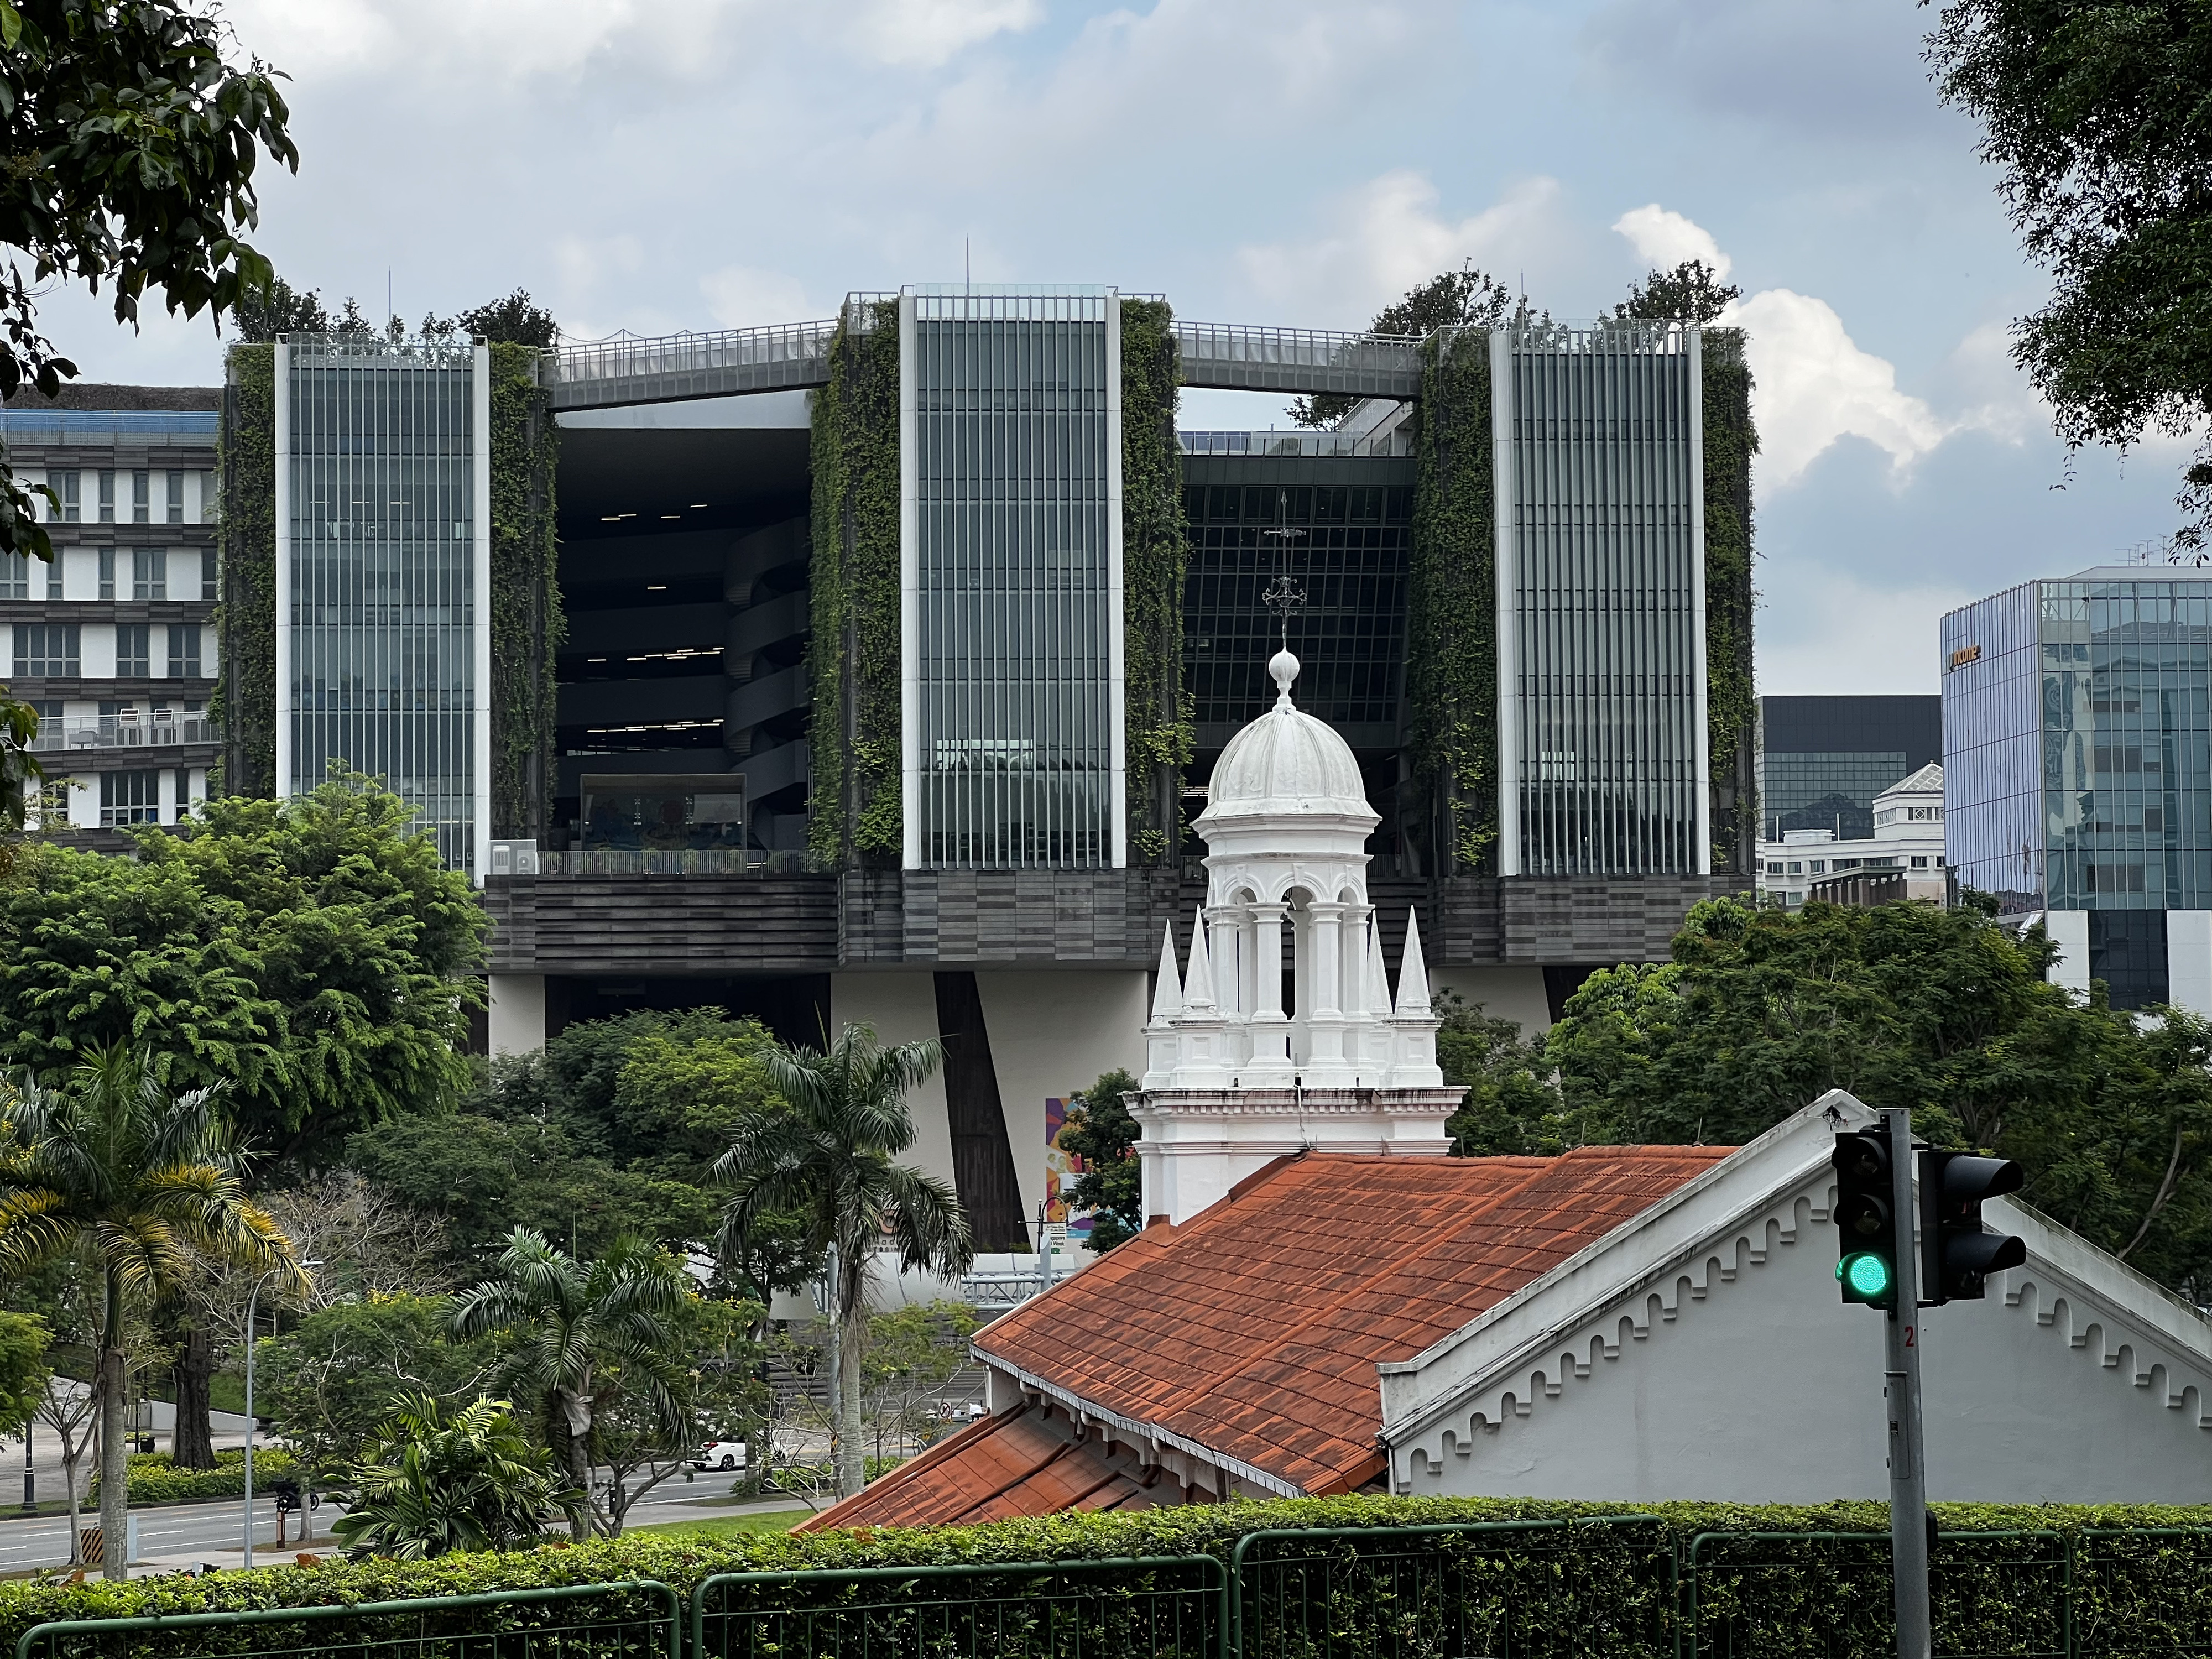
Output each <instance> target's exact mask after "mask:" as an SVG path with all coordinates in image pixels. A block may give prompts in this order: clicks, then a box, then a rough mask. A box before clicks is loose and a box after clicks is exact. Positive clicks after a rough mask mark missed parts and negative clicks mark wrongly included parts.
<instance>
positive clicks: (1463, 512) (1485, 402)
mask: <svg viewBox="0 0 2212 1659" xmlns="http://www.w3.org/2000/svg"><path fill="white" fill-rule="evenodd" d="M1414 453H1415V457H1416V460H1417V464H1418V469H1419V470H1418V471H1417V472H1416V474H1415V489H1414V496H1413V503H1414V504H1413V553H1412V565H1411V568H1410V569H1409V570H1408V572H1407V595H1406V607H1407V616H1406V623H1407V658H1408V661H1407V671H1406V714H1407V721H1408V724H1409V726H1410V737H1411V744H1410V747H1411V750H1412V758H1413V774H1414V780H1415V782H1416V784H1417V786H1418V787H1419V792H1420V793H1421V794H1422V795H1423V796H1424V797H1425V799H1427V801H1428V803H1429V809H1430V810H1429V811H1428V813H1427V815H1426V821H1425V828H1426V829H1427V833H1426V834H1425V836H1419V839H1421V840H1423V841H1425V842H1427V844H1428V848H1429V851H1430V855H1431V860H1432V863H1433V867H1434V869H1435V871H1436V872H1437V873H1439V874H1446V873H1449V872H1451V871H1452V870H1453V869H1454V868H1455V867H1458V868H1460V869H1462V870H1463V871H1467V872H1487V871H1489V870H1490V869H1492V867H1493V866H1492V854H1494V853H1495V851H1496V848H1497V844H1498V585H1497V584H1498V521H1497V516H1496V496H1495V494H1494V488H1493V486H1494V479H1493V477H1492V457H1491V433H1490V336H1489V333H1488V331H1485V330H1480V329H1443V330H1439V331H1437V332H1436V333H1433V334H1431V335H1430V336H1429V337H1428V339H1427V340H1426V341H1425V342H1424V343H1423V344H1422V347H1421V407H1420V411H1419V435H1418V436H1417V438H1416V441H1415V450H1414ZM1408 827H1409V829H1410V828H1413V826H1410V825H1409V826H1408Z"/></svg>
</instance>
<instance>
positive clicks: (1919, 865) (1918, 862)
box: [1912, 853, 1928, 870]
mask: <svg viewBox="0 0 2212 1659" xmlns="http://www.w3.org/2000/svg"><path fill="white" fill-rule="evenodd" d="M1912 867H1913V868H1914V869H1916V870H1925V869H1926V868H1927V867H1928V860H1926V859H1925V858H1924V857H1923V856H1921V855H1920V854H1917V853H1916V854H1914V855H1913V859H1912Z"/></svg>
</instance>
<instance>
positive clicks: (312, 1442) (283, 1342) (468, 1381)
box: [254, 1291, 497, 1470]
mask: <svg viewBox="0 0 2212 1659" xmlns="http://www.w3.org/2000/svg"><path fill="white" fill-rule="evenodd" d="M496 1358H497V1354H496V1352H495V1345H494V1344H493V1343H492V1342H491V1341H490V1340H489V1339H484V1338H478V1339H476V1340H459V1339H457V1338H455V1336H454V1335H453V1298H452V1297H444V1296H416V1295H410V1294H409V1293H407V1292H404V1291H401V1292H397V1293H392V1292H381V1291H372V1292H371V1293H369V1294H368V1296H366V1297H362V1298H360V1299H358V1300H356V1301H350V1302H341V1303H337V1304H333V1305H331V1306H330V1307H326V1308H321V1309H318V1310H316V1311H314V1312H313V1313H310V1314H308V1315H307V1316H305V1317H304V1318H302V1319H301V1320H300V1322H298V1323H297V1324H295V1325H294V1326H293V1327H292V1328H290V1329H289V1330H287V1331H285V1332H284V1333H283V1334H282V1335H280V1336H269V1337H263V1338H262V1339H261V1340H259V1341H258V1343H256V1345H255V1347H254V1367H255V1376H254V1405H255V1407H256V1409H257V1410H259V1411H263V1412H265V1413H266V1414H267V1415H268V1417H269V1419H270V1421H271V1422H272V1423H274V1424H275V1425H276V1430H277V1431H278V1432H279V1433H280V1434H282V1435H283V1437H284V1438H285V1440H286V1441H287V1442H288V1443H289V1444H290V1445H291V1446H292V1447H293V1448H294V1449H295V1450H297V1451H298V1452H299V1453H300V1455H301V1456H302V1457H304V1458H306V1459H307V1460H309V1461H310V1462H313V1463H315V1464H317V1465H318V1466H319V1467H321V1468H325V1469H330V1470H335V1469H337V1468H339V1467H340V1466H341V1465H342V1464H343V1463H344V1462H347V1461H349V1460H351V1459H353V1458H355V1457H356V1456H358V1455H360V1454H361V1451H362V1446H363V1445H364V1444H365V1443H367V1442H368V1441H369V1440H371V1439H372V1438H374V1436H375V1435H376V1434H377V1432H378V1431H379V1430H380V1427H381V1426H382V1425H383V1424H384V1423H385V1422H386V1420H387V1419H389V1418H390V1417H391V1415H392V1411H393V1409H394V1408H395V1407H398V1406H399V1405H400V1404H401V1403H402V1402H403V1401H404V1399H405V1398H406V1397H407V1396H409V1395H428V1396H430V1397H431V1398H433V1399H437V1400H472V1399H474V1398H476V1397H477V1395H479V1394H481V1393H482V1392H483V1388H484V1384H485V1382H486V1380H487V1379H488V1378H489V1376H490V1375H491V1370H492V1366H493V1364H495V1361H496Z"/></svg>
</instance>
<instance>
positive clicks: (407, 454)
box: [217, 336, 561, 871]
mask: <svg viewBox="0 0 2212 1659" xmlns="http://www.w3.org/2000/svg"><path fill="white" fill-rule="evenodd" d="M537 362H538V353H537V352H535V351H534V350H531V349H526V348H522V347H515V346H507V345H493V346H486V345H483V344H480V343H478V344H471V343H468V342H466V341H459V342H455V341H452V340H445V341H432V342H392V341H387V340H384V339H380V338H374V337H367V336H293V337H284V338H282V339H280V340H278V341H277V342H276V343H273V344H264V345H241V346H239V347H235V348H234V349H233V350H232V352H231V354H230V357H229V362H228V373H227V381H228V384H227V386H226V388H225V398H224V419H223V426H222V440H221V457H222V477H223V517H222V571H223V600H222V611H221V614H220V617H219V622H218V625H219V627H220V629H222V637H223V641H224V643H225V645H226V647H228V650H229V651H231V652H234V653H235V655H227V656H226V658H225V659H224V679H223V683H222V686H221V687H220V689H219V692H218V696H217V708H218V710H219V711H220V717H221V719H222V726H223V760H222V769H223V774H224V775H223V779H222V782H223V786H224V787H226V788H228V790H229V791H230V792H232V793H240V794H261V795H277V796H283V795H288V794H297V793H305V792H306V791H307V790H309V789H312V788H313V787H315V785H316V784H318V783H319V782H320V781H323V780H324V779H325V777H327V776H328V775H330V774H331V771H332V769H339V770H343V771H350V772H356V773H360V774H363V775H368V776H370V777H373V778H376V779H378V780H380V781H382V782H383V783H384V784H385V785H386V787H390V788H392V790H394V791H395V792H396V793H399V794H400V795H402V796H403V797H404V798H405V799H408V800H409V801H410V803H411V804H412V805H414V806H415V808H416V812H417V815H418V818H419V821H420V822H421V823H422V827H423V828H424V829H425V830H426V831H427V832H428V833H429V834H431V835H432V836H435V838H436V840H437V842H438V845H439V848H440V852H441V855H442V856H443V857H444V858H445V859H446V860H447V863H448V864H450V865H451V866H453V867H455V868H457V869H465V870H471V871H480V870H481V869H482V867H483V847H484V845H485V843H487V842H489V840H490V839H492V838H493V837H494V836H531V835H533V834H536V833H538V830H539V829H540V827H541V826H542V825H543V823H544V817H545V791H546V777H547V770H548V765H549V763H550V747H551V732H552V708H553V696H554V689H553V673H552V653H553V651H554V649H555V648H556V646H557V643H558V640H559V636H560V625H561V624H560V603H559V595H558V592H557V590H556V588H555V586H554V584H553V569H554V567H553V562H552V560H553V550H554V543H555V538H554V532H553V520H552V491H553V465H552V458H553V453H554V441H555V438H554V428H553V423H552V421H551V418H550V410H548V409H547V408H546V406H545V399H544V395H543V394H542V392H540V391H539V390H538V384H537V383H538V373H537Z"/></svg>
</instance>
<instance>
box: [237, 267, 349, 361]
mask: <svg viewBox="0 0 2212 1659" xmlns="http://www.w3.org/2000/svg"><path fill="white" fill-rule="evenodd" d="M231 320H232V321H233V322H234V323H235V324H236V325H237V327H238V337H239V338H240V339H241V340H246V341H252V342H254V343H261V344H265V343H268V342H270V341H271V340H274V339H275V338H276V337H277V336H278V335H279V334H327V333H329V332H330V329H331V314H330V313H329V312H327V311H325V310H324V309H323V296H322V294H321V292H320V291H319V289H295V288H294V287H293V286H292V285H291V283H288V282H286V281H285V280H284V279H283V277H282V276H274V277H271V278H270V282H269V286H268V287H266V288H264V289H258V290H257V291H255V292H252V293H249V294H247V295H245V296H244V297H243V298H242V299H240V301H239V302H238V309H237V310H236V311H235V312H234V313H232V318H231Z"/></svg>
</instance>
